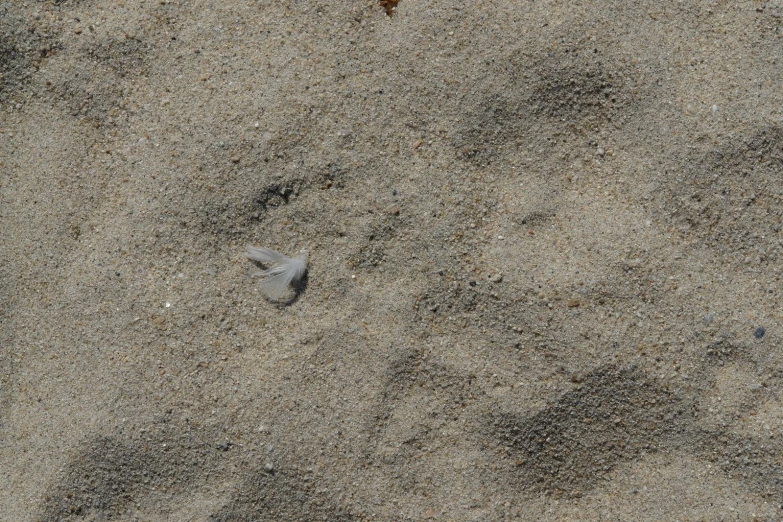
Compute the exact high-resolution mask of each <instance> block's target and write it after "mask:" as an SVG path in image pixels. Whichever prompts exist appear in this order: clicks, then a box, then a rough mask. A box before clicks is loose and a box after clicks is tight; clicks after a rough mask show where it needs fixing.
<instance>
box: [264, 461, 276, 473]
mask: <svg viewBox="0 0 783 522" xmlns="http://www.w3.org/2000/svg"><path fill="white" fill-rule="evenodd" d="M264 471H266V472H267V473H274V471H275V467H274V466H273V465H272V463H271V462H267V463H266V464H264Z"/></svg>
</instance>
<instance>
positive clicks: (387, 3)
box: [381, 0, 400, 16]
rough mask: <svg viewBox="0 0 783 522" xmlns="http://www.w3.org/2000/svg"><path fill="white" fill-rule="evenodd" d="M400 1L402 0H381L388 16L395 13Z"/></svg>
mask: <svg viewBox="0 0 783 522" xmlns="http://www.w3.org/2000/svg"><path fill="white" fill-rule="evenodd" d="M399 2H400V0H381V7H384V8H385V9H386V14H387V15H388V16H392V15H393V14H394V8H395V7H397V4H398V3H399Z"/></svg>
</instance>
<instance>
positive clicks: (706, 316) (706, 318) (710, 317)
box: [703, 314, 715, 324]
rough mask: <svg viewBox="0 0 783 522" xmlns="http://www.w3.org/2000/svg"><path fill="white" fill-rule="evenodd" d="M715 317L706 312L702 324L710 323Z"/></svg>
mask: <svg viewBox="0 0 783 522" xmlns="http://www.w3.org/2000/svg"><path fill="white" fill-rule="evenodd" d="M714 319H715V317H714V316H713V315H712V314H707V315H705V316H704V319H703V321H704V324H711V323H712V321H713V320H714Z"/></svg>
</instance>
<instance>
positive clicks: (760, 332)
mask: <svg viewBox="0 0 783 522" xmlns="http://www.w3.org/2000/svg"><path fill="white" fill-rule="evenodd" d="M765 333H767V329H766V328H764V327H763V326H759V327H758V328H756V331H755V332H753V337H755V338H756V339H761V338H762V337H764V334H765Z"/></svg>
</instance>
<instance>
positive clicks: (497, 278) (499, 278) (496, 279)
mask: <svg viewBox="0 0 783 522" xmlns="http://www.w3.org/2000/svg"><path fill="white" fill-rule="evenodd" d="M489 280H490V281H492V282H493V283H499V282H501V281H503V274H501V273H500V272H498V273H497V274H494V275H491V276H490V277H489Z"/></svg>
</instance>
